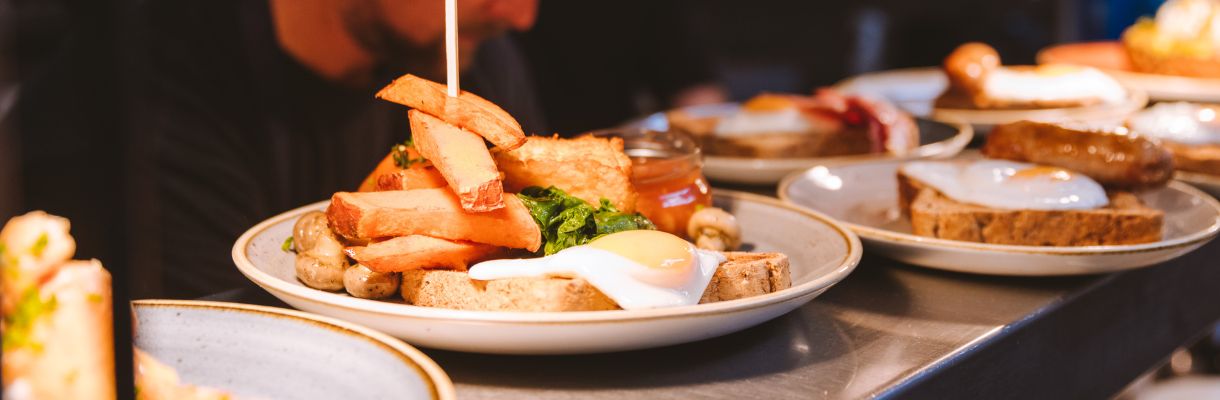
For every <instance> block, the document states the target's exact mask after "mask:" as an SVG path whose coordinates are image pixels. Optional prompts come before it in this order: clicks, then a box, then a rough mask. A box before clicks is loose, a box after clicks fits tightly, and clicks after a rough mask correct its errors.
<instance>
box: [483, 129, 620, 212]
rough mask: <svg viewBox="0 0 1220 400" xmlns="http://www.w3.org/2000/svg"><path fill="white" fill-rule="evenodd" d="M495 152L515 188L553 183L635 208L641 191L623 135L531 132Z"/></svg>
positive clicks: (512, 189) (506, 184)
mask: <svg viewBox="0 0 1220 400" xmlns="http://www.w3.org/2000/svg"><path fill="white" fill-rule="evenodd" d="M493 157H494V158H495V160H496V164H497V165H498V166H499V167H500V170H501V171H504V187H505V190H508V191H510V192H519V191H521V189H522V188H525V187H527V186H541V187H547V186H552V185H553V186H555V187H557V188H559V189H562V190H563V191H565V192H567V193H568V194H570V195H572V196H576V197H577V198H580V199H581V200H584V201H587V202H589V204H592V205H594V206H597V205H598V204H599V203H600V202H601V199H603V198H605V199H607V200H610V203H611V204H613V205H614V206H615V207H617V208H618V209H619V210H620V211H623V212H634V211H635V202H636V199H637V198H638V197H639V194H638V193H636V191H635V186H632V184H631V159H630V158H628V157H627V154H626V153H623V139H621V138H609V139H605V138H595V137H592V136H583V137H578V138H575V139H560V138H558V137H541V136H531V137H530V138H529V140H528V141H527V142H526V143H525V145H523V146H521V147H520V148H518V149H516V150H513V151H505V152H497V153H495V154H494V155H493Z"/></svg>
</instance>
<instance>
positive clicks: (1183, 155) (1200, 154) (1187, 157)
mask: <svg viewBox="0 0 1220 400" xmlns="http://www.w3.org/2000/svg"><path fill="white" fill-rule="evenodd" d="M1161 145H1162V146H1165V148H1166V149H1168V150H1169V153H1170V154H1172V155H1173V165H1174V167H1176V168H1177V169H1178V170H1181V171H1187V172H1199V173H1204V174H1211V175H1220V145H1215V144H1201V145H1189V144H1181V143H1175V142H1170V141H1167V140H1163V141H1161Z"/></svg>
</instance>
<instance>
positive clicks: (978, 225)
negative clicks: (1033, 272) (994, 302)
mask: <svg viewBox="0 0 1220 400" xmlns="http://www.w3.org/2000/svg"><path fill="white" fill-rule="evenodd" d="M983 155H985V156H987V157H992V159H982V160H965V161H939V162H937V161H921V162H911V163H907V164H904V165H903V166H902V167H901V168H899V170H898V193H899V207H900V209H901V210H902V211H903V213H904V214H905V215H907V216H909V217H910V220H911V227H912V231H913V232H914V233H915V234H916V235H920V236H928V237H935V238H940V239H949V240H961V241H970V242H982V243H993V244H1010V245H1029V246H1096V245H1120V244H1136V243H1149V242H1155V241H1158V240H1160V239H1161V234H1162V228H1163V225H1164V221H1163V220H1164V212H1162V211H1161V210H1157V209H1154V208H1151V207H1148V206H1147V205H1145V204H1144V203H1143V201H1141V200H1140V199H1139V197H1138V196H1136V195H1135V194H1134V193H1132V192H1131V190H1147V189H1154V188H1157V187H1161V186H1164V185H1165V183H1166V182H1167V181H1168V179H1169V178H1170V177H1171V176H1172V172H1173V164H1172V161H1171V160H1170V159H1169V155H1168V153H1167V152H1166V151H1165V150H1164V149H1162V148H1161V147H1160V146H1159V145H1158V144H1157V142H1155V141H1150V140H1147V139H1144V138H1140V137H1138V136H1134V135H1127V134H1120V133H1112V132H1103V131H1097V130H1081V129H1072V128H1065V127H1059V126H1054V125H1049V124H1041V123H1033V122H1027V121H1022V122H1016V123H1012V124H1006V125H1001V126H998V127H996V128H995V130H994V131H993V132H992V134H991V135H990V136H988V138H987V143H986V144H984V146H983Z"/></svg>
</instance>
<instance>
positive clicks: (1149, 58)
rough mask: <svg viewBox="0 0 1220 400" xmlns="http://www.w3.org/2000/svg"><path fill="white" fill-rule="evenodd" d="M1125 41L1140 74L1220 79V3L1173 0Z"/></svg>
mask: <svg viewBox="0 0 1220 400" xmlns="http://www.w3.org/2000/svg"><path fill="white" fill-rule="evenodd" d="M1122 41H1123V47H1125V48H1126V49H1127V55H1128V56H1129V57H1130V58H1131V65H1132V66H1133V67H1134V68H1135V70H1137V71H1141V72H1148V73H1154V74H1166V75H1182V76H1193V77H1203V78H1220V1H1216V0H1169V1H1167V2H1165V3H1164V4H1162V5H1161V7H1160V9H1158V10H1157V12H1156V17H1155V18H1141V19H1140V20H1139V21H1138V22H1136V23H1135V25H1132V26H1131V27H1129V28H1127V30H1126V31H1125V32H1123V37H1122Z"/></svg>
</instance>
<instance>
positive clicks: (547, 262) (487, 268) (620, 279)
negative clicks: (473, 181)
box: [469, 246, 725, 310]
mask: <svg viewBox="0 0 1220 400" xmlns="http://www.w3.org/2000/svg"><path fill="white" fill-rule="evenodd" d="M692 250H693V253H694V257H693V259H692V262H693V263H694V264H695V265H693V266H692V267H691V268H690V269H689V271H686V273H687V274H688V275H687V276H686V277H685V279H683V280H682V283H681V284H679V285H677V286H673V287H666V286H658V285H654V284H650V283H648V282H646V280H648V279H647V276H648V275H649V274H655V273H657V272H658V271H657V270H656V269H653V268H649V267H646V266H644V265H641V264H639V263H636V262H635V261H632V260H630V259H628V258H626V257H623V256H621V255H618V254H616V253H614V252H611V251H607V250H602V249H598V248H593V247H589V246H575V247H569V248H567V249H564V250H561V251H560V252H558V253H555V254H552V255H549V256H546V257H542V258H526V259H511V260H491V261H484V262H481V263H478V264H475V265H474V266H473V267H471V268H470V271H469V274H470V277H471V278H472V279H477V280H484V281H486V280H494V279H505V278H520V277H549V276H562V277H581V278H584V279H585V280H587V281H589V284H591V285H593V287H595V288H597V290H600V291H601V292H602V293H604V294H605V295H606V297H609V298H610V299H611V300H614V302H615V303H618V305H619V307H622V308H623V309H624V310H635V309H646V308H657V307H675V306H684V305H692V304H698V303H699V299H700V298H701V297H703V292H704V290H706V289H707V285H708V283H709V282H711V280H712V275H714V274H715V273H716V269H717V268H719V267H720V264H721V263H724V261H725V257H724V255H723V254H720V253H718V252H714V251H706V250H700V249H694V248H693V246H692Z"/></svg>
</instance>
